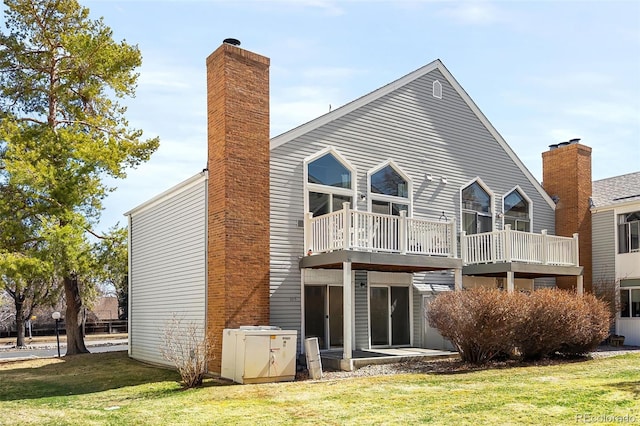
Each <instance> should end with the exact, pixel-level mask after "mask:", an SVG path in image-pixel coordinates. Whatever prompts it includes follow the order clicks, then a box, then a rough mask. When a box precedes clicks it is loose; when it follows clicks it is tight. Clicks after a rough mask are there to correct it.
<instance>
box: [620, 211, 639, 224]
mask: <svg viewBox="0 0 640 426" xmlns="http://www.w3.org/2000/svg"><path fill="white" fill-rule="evenodd" d="M623 216H624V221H625V222H635V221H636V220H640V212H633V213H627V214H625V215H623Z"/></svg>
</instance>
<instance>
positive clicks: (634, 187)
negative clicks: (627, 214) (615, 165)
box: [591, 172, 640, 208]
mask: <svg viewBox="0 0 640 426" xmlns="http://www.w3.org/2000/svg"><path fill="white" fill-rule="evenodd" d="M591 200H592V201H593V205H594V207H596V208H598V207H606V206H614V205H619V204H625V203H629V202H635V201H637V202H640V172H635V173H629V174H626V175H620V176H614V177H610V178H606V179H601V180H596V181H593V188H592V196H591Z"/></svg>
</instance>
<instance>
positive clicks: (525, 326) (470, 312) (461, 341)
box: [428, 288, 610, 363]
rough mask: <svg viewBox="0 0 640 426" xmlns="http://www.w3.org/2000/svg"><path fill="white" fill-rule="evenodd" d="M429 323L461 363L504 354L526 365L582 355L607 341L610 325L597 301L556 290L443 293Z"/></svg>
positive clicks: (431, 309) (432, 308)
mask: <svg viewBox="0 0 640 426" xmlns="http://www.w3.org/2000/svg"><path fill="white" fill-rule="evenodd" d="M428 318H429V323H430V324H431V326H433V327H436V328H437V329H438V330H439V331H440V334H442V336H443V337H445V338H447V339H449V340H450V341H451V343H453V345H454V346H455V347H456V349H457V350H458V352H459V353H460V357H461V358H462V360H464V361H466V362H472V363H484V362H487V361H490V360H491V359H493V358H495V357H497V356H500V355H502V354H506V355H514V354H519V355H520V356H522V357H523V358H526V359H539V358H542V357H545V356H549V355H552V354H554V353H556V352H560V353H564V354H583V353H586V352H589V351H591V350H593V349H595V348H596V347H597V346H598V345H599V344H600V343H601V342H602V341H603V340H604V339H605V338H606V337H607V335H608V332H609V321H610V316H609V311H608V306H607V304H606V303H604V302H602V301H601V300H598V299H597V298H596V297H595V296H593V295H590V294H587V295H584V296H579V295H577V294H575V293H570V292H567V291H562V290H557V289H554V290H550V289H544V290H537V291H534V292H532V293H531V294H525V293H519V292H516V293H506V292H502V291H499V290H497V289H484V288H480V289H474V290H470V291H464V292H451V293H445V294H443V295H441V296H438V297H437V298H436V299H434V300H433V301H432V302H431V303H430V305H429V309H428Z"/></svg>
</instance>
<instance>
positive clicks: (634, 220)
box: [618, 211, 640, 253]
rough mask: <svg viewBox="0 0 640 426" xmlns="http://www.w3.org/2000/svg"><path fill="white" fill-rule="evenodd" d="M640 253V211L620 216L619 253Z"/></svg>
mask: <svg viewBox="0 0 640 426" xmlns="http://www.w3.org/2000/svg"><path fill="white" fill-rule="evenodd" d="M635 252H640V211H637V212H632V213H625V214H621V215H618V253H635Z"/></svg>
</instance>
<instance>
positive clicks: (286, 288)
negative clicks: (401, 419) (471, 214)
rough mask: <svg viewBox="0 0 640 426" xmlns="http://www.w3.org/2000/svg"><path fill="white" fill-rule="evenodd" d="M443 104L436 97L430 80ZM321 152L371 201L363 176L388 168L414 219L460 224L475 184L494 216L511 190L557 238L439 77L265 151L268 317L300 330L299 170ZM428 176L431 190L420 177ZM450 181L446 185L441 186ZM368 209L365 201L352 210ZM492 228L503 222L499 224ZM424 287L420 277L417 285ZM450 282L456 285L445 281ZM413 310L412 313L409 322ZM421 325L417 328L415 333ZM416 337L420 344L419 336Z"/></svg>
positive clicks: (491, 141)
mask: <svg viewBox="0 0 640 426" xmlns="http://www.w3.org/2000/svg"><path fill="white" fill-rule="evenodd" d="M436 79H437V80H439V81H440V82H441V83H442V92H443V96H442V99H436V98H434V97H433V96H432V84H433V81H434V80H436ZM327 146H333V147H334V148H336V149H337V150H338V151H339V152H340V153H341V154H342V155H343V156H345V158H346V159H347V160H348V161H350V162H351V163H352V164H353V165H354V166H355V167H356V169H357V174H356V176H355V179H356V182H357V190H358V192H361V193H365V194H366V193H367V187H366V185H367V171H369V170H370V169H373V168H374V167H377V166H379V165H380V164H381V163H383V162H384V161H386V160H389V159H391V160H393V161H394V162H395V163H396V164H397V165H398V166H399V167H400V168H401V169H402V170H403V171H404V172H405V173H406V174H407V175H409V177H410V178H411V179H412V181H413V215H414V216H415V217H423V218H429V219H436V220H437V219H438V218H439V217H440V215H441V214H442V212H444V213H445V215H447V217H449V218H452V217H455V218H456V220H457V221H458V224H460V219H461V211H460V190H461V188H462V187H463V186H464V185H466V184H467V183H469V182H470V181H471V180H472V179H474V178H476V177H480V178H481V179H482V180H483V182H484V183H485V184H486V185H487V186H488V187H489V188H490V190H491V191H493V193H494V206H493V207H494V213H496V212H500V211H501V210H502V207H501V202H502V196H503V195H505V194H507V193H508V192H510V191H511V190H512V189H513V188H514V187H515V186H516V185H519V186H520V188H521V189H522V190H523V191H524V192H525V193H526V195H527V196H528V197H529V198H530V199H531V200H532V203H533V218H532V219H533V227H532V231H534V232H540V231H541V230H542V229H547V230H548V231H549V233H550V234H553V233H554V232H555V229H554V212H553V209H552V207H551V206H549V204H548V203H547V201H546V200H545V198H544V197H543V195H542V194H540V193H539V192H538V191H537V189H536V187H535V186H534V185H533V184H532V183H531V182H530V181H529V179H528V177H527V176H526V175H525V173H524V172H523V171H522V170H521V169H520V168H519V167H518V165H517V164H516V163H515V162H514V161H513V160H512V159H511V157H510V156H509V154H508V153H507V152H506V151H505V150H504V149H503V148H502V147H501V146H500V144H499V143H498V142H497V141H496V140H495V138H494V137H493V135H492V134H491V133H490V131H489V130H488V129H487V128H486V127H485V126H484V125H483V123H482V122H481V121H480V120H479V119H478V118H477V116H476V115H475V114H474V113H473V111H472V110H471V108H470V107H469V106H468V105H467V104H466V103H465V101H464V100H463V99H462V97H461V96H460V95H459V94H458V93H457V92H456V91H455V89H454V88H453V87H452V86H451V85H450V84H449V83H448V81H447V80H446V79H445V78H444V76H443V75H442V74H441V73H440V71H438V70H433V71H431V72H429V73H427V74H425V75H423V76H422V77H420V78H418V79H416V80H414V81H412V82H410V83H408V84H406V85H404V86H402V87H399V88H398V89H396V90H394V91H392V92H391V93H388V94H387V95H385V96H382V97H380V98H378V99H376V100H375V101H372V102H370V103H368V104H365V105H363V106H362V107H360V108H358V109H356V110H354V111H352V112H349V113H347V114H345V115H343V116H342V117H340V118H338V119H336V120H334V121H331V122H329V123H327V124H325V125H322V126H320V127H318V128H316V129H314V130H311V131H309V132H308V133H305V134H302V135H301V136H299V137H297V138H295V139H292V140H290V141H288V142H286V143H284V144H282V145H280V146H277V147H275V148H274V149H272V150H271V259H272V275H271V318H272V321H273V324H275V325H279V326H281V327H286V328H294V329H299V327H300V308H299V305H300V303H299V300H300V273H299V270H298V260H299V258H300V256H302V255H303V254H304V251H305V248H304V247H303V228H302V227H299V226H298V221H301V220H303V218H304V211H303V197H304V193H303V191H304V189H303V188H304V187H303V161H304V158H305V157H308V156H310V155H312V154H315V153H317V152H318V151H320V150H321V149H323V148H326V147H327ZM426 173H430V174H432V175H433V177H434V179H433V181H431V182H429V181H427V180H426V179H425V174H426ZM441 176H446V177H447V180H448V183H447V184H443V183H441V181H440V177H441ZM357 208H358V209H359V210H367V202H366V201H364V202H363V201H358V202H357ZM495 227H496V228H498V229H500V228H502V223H501V222H500V221H498V220H497V219H496V220H495ZM422 279H424V277H423V278H422ZM447 282H450V283H452V282H453V277H452V276H451V275H447ZM416 311H419V309H414V319H415V318H417V316H418V313H417V312H416ZM416 322H418V321H414V324H416ZM416 331H418V329H417V328H416V330H415V331H414V336H415V337H417V336H419V335H420V333H416Z"/></svg>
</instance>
